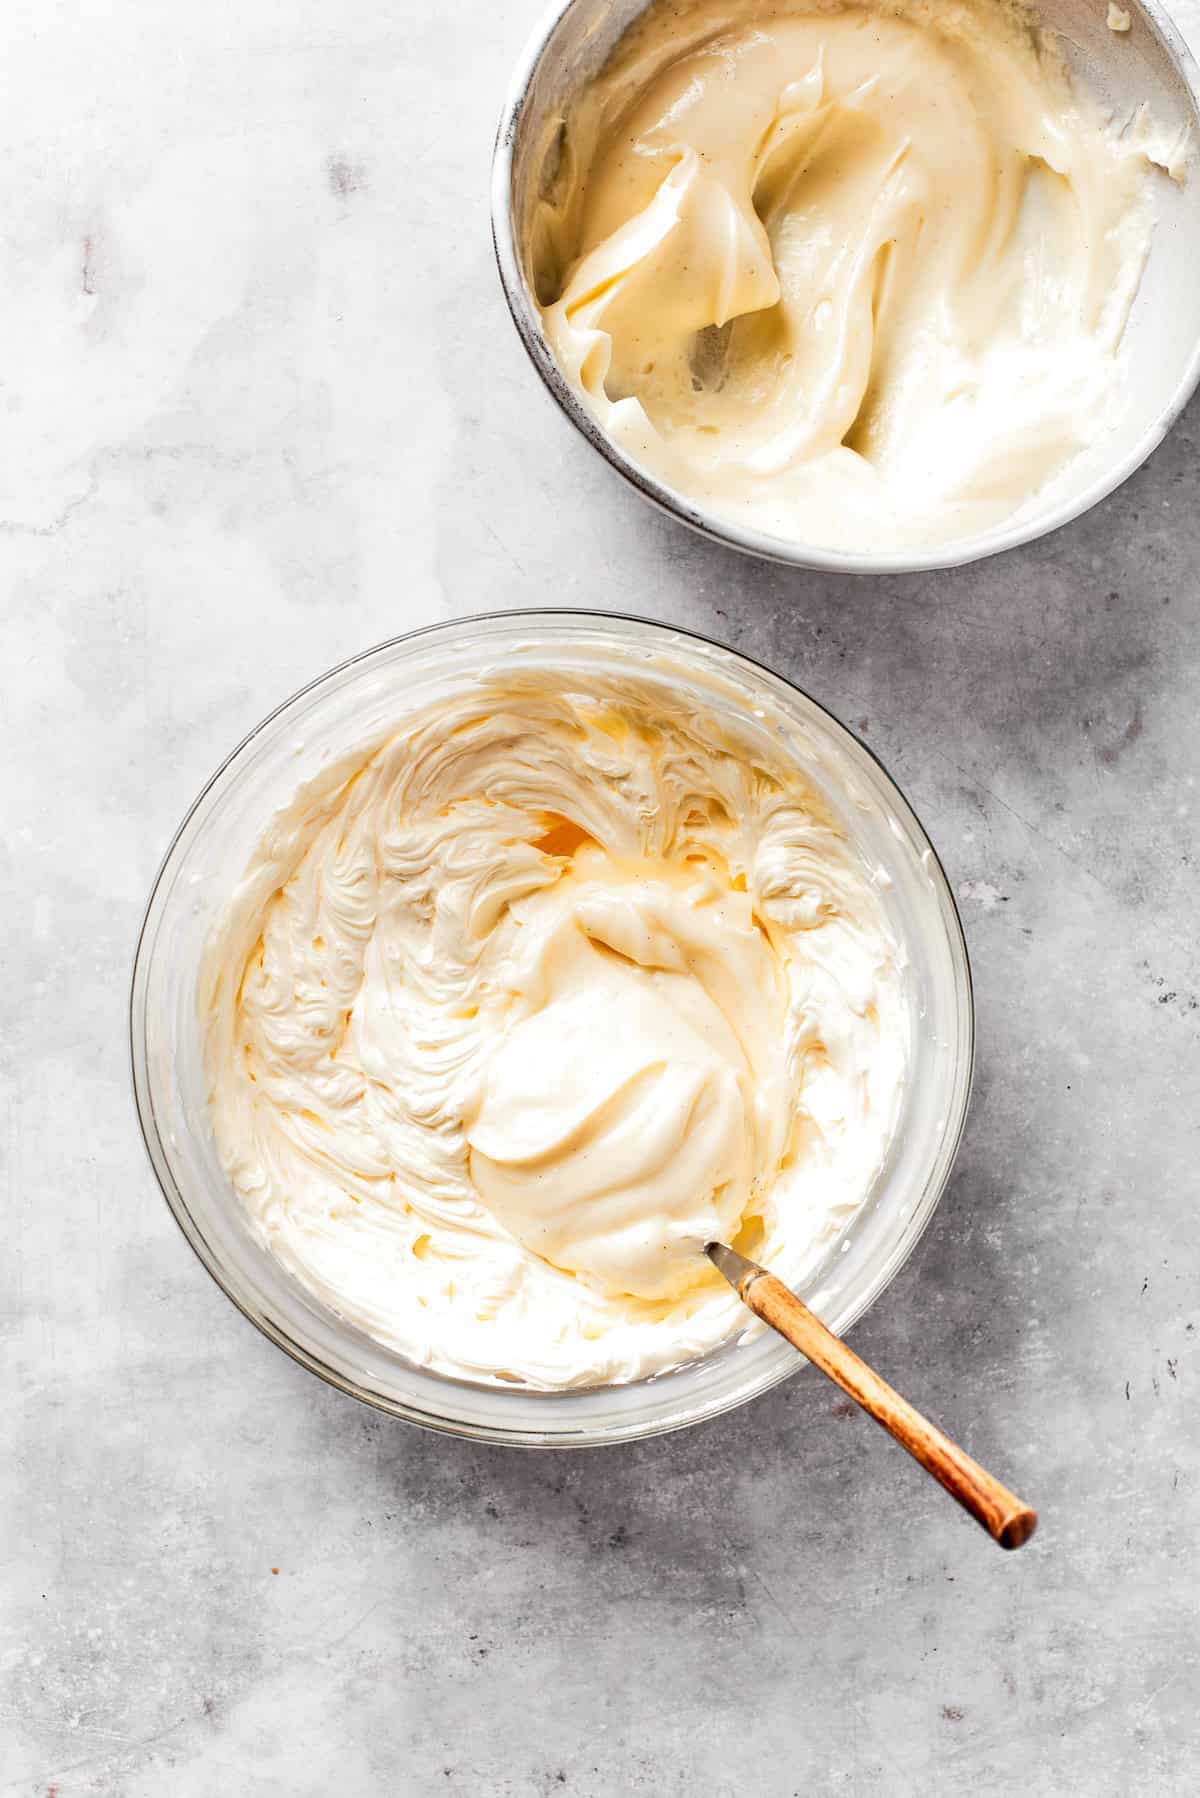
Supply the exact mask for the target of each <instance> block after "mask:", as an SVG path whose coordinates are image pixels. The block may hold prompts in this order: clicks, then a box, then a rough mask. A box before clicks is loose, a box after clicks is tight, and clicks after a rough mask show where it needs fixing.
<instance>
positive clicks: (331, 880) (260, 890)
mask: <svg viewBox="0 0 1200 1798" xmlns="http://www.w3.org/2000/svg"><path fill="white" fill-rule="evenodd" d="M668 691H669V689H668V688H665V687H664V685H663V684H662V683H661V682H660V681H651V680H650V679H649V678H648V677H642V678H639V677H637V676H630V677H628V678H621V679H619V680H618V679H616V678H613V677H608V676H601V675H599V674H597V673H595V672H592V671H589V673H588V674H587V675H586V677H582V676H581V677H580V678H579V679H578V680H575V679H572V678H571V677H570V676H569V675H566V674H562V673H559V674H555V675H539V674H535V673H532V672H529V673H525V674H523V675H522V676H521V677H519V678H518V677H517V676H516V675H515V674H514V675H512V676H509V677H501V676H498V675H491V676H488V677H481V678H480V679H479V680H478V681H476V682H473V683H468V684H465V685H464V686H463V687H462V690H461V691H455V692H454V693H452V694H449V695H448V696H447V697H445V698H444V699H443V700H441V701H439V702H438V703H436V704H431V705H429V706H427V707H426V708H425V709H423V710H420V711H418V712H417V713H415V714H414V715H413V716H411V717H409V718H406V719H404V718H402V719H400V720H399V721H398V722H397V724H396V726H395V728H394V729H392V730H389V731H388V732H387V733H386V734H384V735H382V736H377V737H376V738H375V739H374V740H373V741H371V742H369V743H366V744H364V745H363V746H362V747H361V748H360V749H358V750H357V751H355V752H354V753H352V754H349V755H347V756H345V757H343V758H342V759H341V760H340V761H339V762H338V763H337V764H336V765H334V766H332V767H330V768H329V769H327V770H326V771H325V772H324V773H323V774H321V775H320V776H318V777H317V778H316V779H315V780H312V781H310V782H309V783H307V784H306V785H305V786H304V787H302V788H301V790H300V791H299V792H298V793H297V794H296V795H295V797H294V799H293V800H292V802H291V803H290V804H289V805H288V806H286V808H285V809H284V810H283V811H281V812H280V813H279V814H278V815H277V816H276V817H275V818H274V820H273V821H272V822H271V824H270V826H269V828H268V829H267V830H266V832H265V833H264V835H263V837H262V839H261V842H260V843H259V845H258V848H257V850H256V852H255V854H254V857H253V859H252V861H251V864H250V866H249V867H248V869H247V871H246V874H245V877H244V879H243V881H242V882H241V884H240V886H239V888H238V890H237V892H236V894H235V895H234V897H233V899H232V901H231V904H230V906H229V909H228V912H227V915H226V916H225V917H224V919H223V921H222V922H221V925H220V927H219V929H218V930H217V932H216V933H215V935H214V937H213V939H212V942H211V944H210V947H209V950H208V953H207V956H206V960H205V967H204V974H203V979H202V983H201V1012H202V1022H203V1029H204V1040H205V1057H206V1065H207V1071H208V1077H209V1083H210V1110H211V1118H212V1124H213V1129H214V1134H215V1138H216V1144H217V1148H218V1151H219V1154H220V1157H221V1161H222V1163H223V1165H224V1167H225V1169H226V1171H227V1173H228V1175H229V1178H230V1179H231V1181H232V1183H233V1185H234V1187H235V1188H236V1191H237V1192H238V1194H239V1195H240V1197H241V1199H242V1201H243V1203H244V1205H245V1207H246V1211H247V1213H248V1215H249V1218H250V1220H251V1223H252V1226H253V1228H254V1229H255V1230H256V1231H257V1232H258V1234H259V1235H260V1237H261V1239H262V1240H263V1241H264V1242H265V1243H266V1244H267V1245H268V1246H269V1247H270V1249H271V1250H272V1251H273V1252H274V1253H275V1254H276V1255H277V1256H278V1257H279V1259H280V1260H281V1261H282V1262H283V1263H284V1265H285V1266H286V1267H287V1268H288V1269H289V1270H290V1271H291V1272H292V1273H293V1274H294V1275H295V1276H297V1277H298V1278H299V1279H300V1280H301V1281H302V1282H303V1283H304V1284H305V1285H306V1286H307V1287H308V1288H309V1289H310V1290H311V1291H312V1292H313V1293H314V1294H316V1295H317V1297H318V1298H320V1299H321V1300H322V1301H324V1302H325V1303H326V1304H328V1305H329V1306H330V1307H332V1308H333V1309H334V1310H335V1311H337V1312H338V1313H339V1314H340V1315H341V1316H342V1317H344V1318H346V1319H347V1320H348V1321H349V1322H351V1323H353V1324H356V1325H358V1326H360V1327H361V1328H362V1329H363V1330H365V1331H367V1332H368V1333H369V1334H371V1335H372V1336H374V1337H376V1338H377V1339H378V1340H379V1341H381V1342H383V1343H385V1344H386V1345H388V1346H389V1347H391V1348H394V1349H397V1350H399V1351H400V1352H401V1353H403V1354H405V1355H406V1356H408V1357H410V1358H412V1359H413V1360H415V1361H417V1362H419V1363H421V1364H423V1365H426V1366H429V1367H432V1368H434V1369H437V1370H438V1371H441V1372H444V1373H449V1374H453V1375H458V1376H461V1377H466V1378H472V1379H482V1380H509V1381H512V1380H516V1381H520V1382H522V1383H524V1384H526V1385H529V1386H534V1387H542V1388H561V1387H572V1386H585V1385H591V1384H598V1383H603V1382H619V1381H627V1380H632V1379H637V1378H639V1377H642V1376H644V1375H647V1374H652V1373H655V1372H659V1371H661V1370H663V1369H665V1368H669V1367H671V1366H675V1365H677V1364H679V1363H682V1362H685V1361H687V1360H690V1359H692V1358H694V1357H695V1356H698V1355H700V1354H703V1353H705V1352H706V1351H708V1350H710V1349H712V1348H714V1347H715V1346H717V1345H718V1344H720V1343H721V1342H723V1341H724V1340H725V1339H727V1338H728V1337H729V1336H730V1335H731V1334H735V1333H737V1332H739V1331H741V1330H742V1329H743V1328H744V1327H745V1325H746V1318H745V1313H744V1311H742V1309H741V1307H740V1306H739V1305H738V1303H737V1301H736V1300H735V1299H734V1298H733V1296H732V1294H731V1293H730V1292H729V1290H728V1289H727V1288H726V1287H725V1286H724V1284H723V1282H721V1281H720V1279H719V1278H718V1276H717V1275H716V1274H715V1273H714V1272H713V1270H712V1269H711V1268H710V1266H709V1264H708V1262H707V1261H706V1260H705V1258H704V1256H703V1252H702V1251H703V1247H704V1244H705V1243H706V1242H707V1241H709V1240H710V1239H712V1238H713V1237H721V1238H724V1239H725V1240H734V1239H736V1240H737V1241H739V1242H740V1243H741V1244H742V1246H744V1247H747V1248H748V1249H749V1250H750V1251H751V1252H753V1253H756V1254H757V1255H759V1256H760V1258H761V1259H763V1260H765V1261H767V1262H769V1263H771V1264H773V1265H776V1266H778V1267H779V1268H780V1269H781V1271H783V1272H785V1274H786V1273H790V1272H794V1270H795V1269H796V1268H797V1267H799V1266H800V1265H801V1264H802V1263H803V1262H804V1261H805V1258H806V1257H811V1256H812V1254H813V1253H814V1252H815V1251H816V1250H818V1249H819V1247H820V1245H821V1244H822V1243H828V1242H829V1241H830V1240H831V1239H832V1238H833V1237H835V1236H836V1234H837V1232H838V1230H839V1229H840V1228H841V1226H842V1225H843V1224H844V1222H845V1220H846V1219H847V1218H848V1217H849V1216H851V1215H852V1214H853V1212H854V1211H855V1209H856V1208H857V1207H858V1206H859V1205H860V1204H861V1202H862V1200H863V1198H864V1197H865V1195H866V1194H867V1193H868V1192H869V1191H870V1189H871V1186H872V1182H873V1181H874V1179H875V1177H876V1175H877V1173H878V1171H879V1169H880V1167H881V1164H882V1163H883V1161H884V1159H885V1156H886V1154H887V1149H888V1145H889V1142H890V1139H891V1135H892V1132H893V1130H894V1127H895V1122H896V1118H897V1115H898V1109H899V1106H900V1103H901V1095H902V1091H903V1086H904V1078H905V1068H906V1065H907V1060H908V1032H909V1017H908V1009H907V1003H906V998H905V983H904V958H903V954H902V951H901V948H900V946H899V945H898V944H897V942H896V940H895V938H894V936H893V933H892V931H891V929H890V928H889V924H888V920H887V915H886V910H885V906H884V903H883V900H882V898H881V878H880V874H879V871H878V870H877V869H875V868H873V867H871V866H870V865H868V864H867V863H866V862H864V861H863V859H862V858H861V857H860V855H859V854H858V852H857V851H856V849H855V848H854V846H853V843H852V841H851V839H850V838H849V837H848V836H847V834H846V832H845V830H844V829H843V827H842V825H841V824H840V822H839V820H838V819H837V818H836V817H835V816H834V815H833V813H832V812H831V811H830V810H829V808H828V806H827V804H826V803H825V802H824V801H823V800H822V799H821V798H820V797H819V796H818V793H817V791H816V790H815V788H814V787H813V786H812V785H811V784H810V782H809V781H808V780H807V779H806V778H805V776H804V774H803V772H802V771H801V770H800V769H799V768H798V767H797V766H796V765H795V762H794V759H791V758H789V757H788V756H785V755H784V753H783V751H782V750H780V751H778V752H775V751H772V752H770V753H768V752H767V751H765V750H761V751H755V752H751V751H750V750H749V749H748V748H747V743H746V742H745V741H735V740H734V738H733V736H732V735H731V734H730V729H729V726H728V725H727V723H726V722H725V721H723V720H721V719H718V718H717V717H716V716H715V715H710V714H709V713H708V712H707V711H706V710H705V709H704V707H703V705H702V704H697V703H696V702H695V700H694V698H688V699H685V698H683V697H676V698H674V699H671V698H669V697H667V694H668Z"/></svg>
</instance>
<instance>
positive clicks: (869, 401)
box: [525, 0, 1181, 550]
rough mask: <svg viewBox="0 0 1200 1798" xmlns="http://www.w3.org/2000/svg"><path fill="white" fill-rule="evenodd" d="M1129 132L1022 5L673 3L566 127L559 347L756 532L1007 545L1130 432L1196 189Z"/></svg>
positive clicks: (642, 437)
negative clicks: (1165, 231) (1141, 350)
mask: <svg viewBox="0 0 1200 1798" xmlns="http://www.w3.org/2000/svg"><path fill="white" fill-rule="evenodd" d="M1125 123H1127V121H1113V122H1110V121H1109V120H1108V119H1107V118H1106V117H1105V116H1104V115H1103V114H1102V113H1101V111H1100V109H1099V107H1098V106H1097V105H1096V104H1095V103H1094V102H1093V101H1092V100H1091V99H1090V97H1089V96H1088V95H1086V94H1084V93H1081V92H1080V91H1078V89H1077V87H1075V86H1073V84H1072V82H1071V80H1070V79H1069V77H1068V73H1067V70H1066V67H1065V64H1064V63H1063V60H1062V58H1061V56H1060V54H1059V52H1058V50H1057V48H1056V47H1055V45H1054V44H1053V43H1051V42H1048V41H1046V40H1045V39H1044V38H1043V37H1042V36H1041V35H1040V34H1039V33H1038V32H1037V31H1036V29H1035V28H1034V26H1033V25H1032V24H1031V22H1030V18H1029V16H1028V15H1027V14H1026V13H1025V12H1024V11H1022V10H1021V9H1019V8H1017V7H1016V6H1010V5H1004V4H1001V0H969V3H968V0H944V3H942V0H939V3H937V4H933V3H932V0H930V3H926V0H896V3H895V4H887V5H872V4H868V5H863V6H835V5H825V6H822V5H819V4H814V3H812V0H791V3H789V0H782V3H781V4H776V5H770V4H764V3H763V0H702V3H700V4H693V5H687V4H684V5H668V4H664V3H660V4H658V5H654V6H651V8H650V9H649V11H648V12H647V13H646V14H645V15H644V17H643V18H642V19H641V20H640V21H639V22H638V24H637V25H636V26H635V27H634V28H633V29H632V30H631V31H630V32H629V34H628V35H627V36H626V38H625V39H624V40H622V42H621V44H620V45H619V46H618V48H617V51H616V52H615V54H614V56H613V57H612V59H611V60H610V62H609V63H608V65H607V66H606V67H605V68H604V70H603V71H602V72H601V74H600V75H599V76H598V77H597V79H596V80H595V81H594V82H593V84H592V85H591V86H590V87H588V88H587V89H586V90H585V91H584V92H583V94H582V95H581V96H580V98H579V99H578V101H577V103H576V104H575V105H574V106H573V107H572V108H571V109H570V110H569V111H568V113H567V116H566V118H565V120H563V121H551V124H550V126H549V127H548V128H547V129H548V138H547V144H546V146H545V157H544V161H545V165H546V168H547V174H546V177H545V180H544V183H543V190H542V195H541V198H540V199H539V200H538V202H537V203H536V205H535V206H534V207H533V209H532V212H531V213H530V214H529V215H528V216H527V217H526V219H525V231H526V238H527V243H528V249H529V261H530V265H531V266H532V268H533V271H534V275H535V284H536V288H537V293H538V298H539V300H540V302H541V308H542V323H543V327H544V331H545V335H546V339H547V341H548V343H549V345H550V348H551V349H552V351H553V353H554V356H555V358H556V360H557V361H558V363H559V365H560V367H561V368H562V370H563V372H564V374H565V375H566V377H567V379H568V380H569V382H570V383H571V384H572V386H573V387H574V388H575V389H576V391H577V393H578V394H579V396H580V397H581V399H582V400H583V402H584V404H585V405H586V406H587V408H588V409H589V410H590V411H591V412H592V413H593V415H594V416H595V418H596V419H597V421H598V423H599V424H600V425H601V426H602V428H603V430H604V431H605V432H606V433H607V435H608V436H609V437H610V438H612V440H613V441H614V442H615V443H616V444H618V445H619V446H620V447H621V448H622V449H624V450H625V451H626V452H627V453H628V454H629V455H630V456H631V457H632V458H633V459H634V460H635V461H636V462H638V463H640V464H642V465H643V466H644V467H646V468H647V469H648V470H650V471H651V472H652V473H654V474H656V475H657V476H658V477H659V478H660V479H662V480H663V481H665V482H666V483H667V484H668V485H669V486H671V487H673V488H674V489H676V490H677V491H678V492H679V493H681V494H682V495H684V496H686V497H687V498H689V499H690V500H693V501H695V502H698V503H699V504H700V505H701V506H703V507H704V508H706V509H708V510H710V511H711V512H713V513H715V514H717V515H718V516H720V517H722V518H726V519H728V520H730V521H732V522H734V523H738V524H741V525H743V526H745V527H747V528H751V529H754V530H758V531H761V532H766V533H769V534H772V535H774V536H777V537H781V538H784V539H793V540H794V539H801V540H804V541H806V542H810V543H813V544H818V545H824V546H827V547H833V548H840V549H850V550H864V549H866V550H885V549H888V548H892V549H895V548H899V547H903V546H909V547H911V546H922V547H928V546H931V545H936V544H939V543H942V542H946V541H949V540H952V539H953V538H955V537H956V536H961V535H963V534H964V533H967V532H970V531H974V530H978V529H982V528H984V527H987V526H990V525H993V524H996V523H998V522H1000V521H1001V520H1003V519H1005V518H1008V517H1009V516H1011V515H1013V514H1014V513H1016V512H1017V511H1019V509H1020V508H1021V506H1022V505H1023V504H1024V503H1025V502H1026V501H1027V500H1029V499H1030V498H1031V496H1032V495H1033V494H1035V493H1036V492H1037V491H1038V490H1040V489H1042V488H1043V487H1044V486H1045V485H1046V484H1047V483H1048V482H1050V481H1051V480H1052V479H1053V478H1054V477H1055V476H1056V475H1057V474H1058V473H1059V472H1060V471H1061V470H1063V469H1064V468H1065V467H1066V466H1067V465H1068V464H1069V463H1070V461H1071V460H1072V458H1073V457H1075V456H1076V455H1077V454H1078V453H1079V452H1081V451H1082V450H1083V449H1085V448H1086V447H1087V446H1088V445H1089V444H1091V443H1092V442H1094V441H1095V439H1096V438H1097V436H1098V435H1100V434H1101V433H1103V432H1104V431H1106V430H1107V429H1108V428H1109V427H1110V425H1111V423H1112V421H1113V419H1114V418H1115V416H1116V415H1117V410H1118V409H1119V407H1120V404H1121V396H1122V362H1121V355H1120V350H1121V342H1122V334H1123V332H1124V328H1125V324H1126V320H1127V317H1128V313H1129V309H1130V305H1131V303H1132V300H1133V298H1134V295H1135V293H1136V290H1137V286H1138V282H1139V279H1140V276H1141V271H1142V268H1143V264H1144V261H1145V257H1146V253H1147V249H1148V245H1149V241H1150V233H1151V227H1152V212H1153V208H1152V201H1151V185H1152V180H1153V179H1154V178H1155V177H1152V175H1151V159H1152V158H1154V157H1157V158H1158V159H1159V160H1160V161H1162V162H1163V163H1169V164H1170V166H1171V169H1172V172H1175V173H1178V172H1179V170H1180V166H1181V159H1180V155H1179V146H1178V145H1175V146H1172V147H1171V148H1170V149H1168V150H1165V151H1164V150H1163V149H1161V148H1158V147H1156V145H1155V141H1154V132H1153V128H1152V126H1150V125H1149V124H1148V122H1147V121H1146V120H1144V119H1143V120H1141V121H1139V124H1138V128H1137V129H1133V130H1129V131H1127V132H1125V133H1124V134H1123V132H1122V125H1123V124H1125ZM555 131H557V133H558V135H557V138H556V137H555V135H554V134H555ZM1157 178H1161V176H1160V177H1157Z"/></svg>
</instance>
